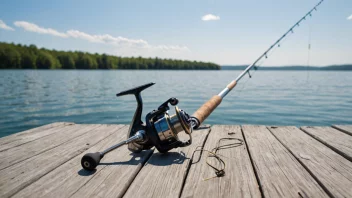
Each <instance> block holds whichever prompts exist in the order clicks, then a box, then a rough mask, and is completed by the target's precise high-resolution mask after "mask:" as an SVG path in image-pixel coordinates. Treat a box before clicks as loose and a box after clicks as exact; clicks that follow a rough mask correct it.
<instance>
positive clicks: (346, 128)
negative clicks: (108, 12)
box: [332, 125, 352, 135]
mask: <svg viewBox="0 0 352 198" xmlns="http://www.w3.org/2000/svg"><path fill="white" fill-rule="evenodd" d="M332 127H333V128H335V129H338V130H340V131H342V132H344V133H346V134H348V135H352V125H332Z"/></svg>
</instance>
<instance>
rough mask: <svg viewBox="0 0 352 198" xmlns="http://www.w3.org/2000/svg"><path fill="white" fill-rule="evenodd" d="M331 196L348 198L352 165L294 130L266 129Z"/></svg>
mask: <svg viewBox="0 0 352 198" xmlns="http://www.w3.org/2000/svg"><path fill="white" fill-rule="evenodd" d="M269 129H270V131H271V132H272V133H273V134H274V135H275V136H276V137H277V138H278V139H279V140H280V141H281V142H282V143H283V144H284V145H285V147H286V148H287V149H289V151H290V152H291V153H292V154H293V155H294V156H295V158H296V159H297V160H299V161H300V163H301V164H303V165H304V166H305V168H306V169H307V170H309V172H310V173H311V175H313V176H314V177H315V178H316V180H317V181H319V183H320V184H321V185H322V186H323V187H324V188H325V189H326V192H328V193H329V194H330V195H331V196H333V197H352V163H351V162H350V161H348V160H347V159H345V158H344V157H342V156H341V155H339V154H337V153H336V152H334V151H333V150H331V149H330V148H328V147H327V146H325V145H324V144H322V143H320V142H318V141H317V140H316V139H314V138H312V137H311V136H309V135H308V134H306V133H305V132H303V131H301V130H300V129H298V128H297V127H277V128H269Z"/></svg>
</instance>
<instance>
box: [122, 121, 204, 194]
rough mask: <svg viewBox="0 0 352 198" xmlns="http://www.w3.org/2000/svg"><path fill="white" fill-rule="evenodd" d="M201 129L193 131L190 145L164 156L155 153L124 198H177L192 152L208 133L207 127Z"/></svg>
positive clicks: (202, 142)
mask: <svg viewBox="0 0 352 198" xmlns="http://www.w3.org/2000/svg"><path fill="white" fill-rule="evenodd" d="M202 128H203V129H200V130H195V131H193V134H192V135H193V143H192V145H190V146H188V147H183V148H177V149H173V150H171V151H169V152H168V153H165V154H161V153H159V152H155V153H154V154H153V155H152V157H151V158H150V159H149V160H148V162H147V163H146V164H145V166H144V167H143V168H142V170H141V171H140V172H139V174H138V175H137V177H136V179H135V180H134V181H133V183H132V184H131V186H130V187H129V188H128V190H127V192H126V194H125V196H124V197H144V198H147V197H179V195H180V193H181V189H182V186H183V181H184V179H185V177H186V176H187V175H186V174H187V171H188V168H189V166H190V159H191V157H192V154H193V151H194V150H195V149H196V148H197V147H202V146H203V145H204V142H205V140H206V137H207V135H208V133H209V129H210V128H209V127H202ZM195 157H196V158H197V157H199V155H198V156H197V155H195Z"/></svg>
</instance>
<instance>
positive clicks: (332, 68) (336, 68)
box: [221, 64, 352, 71]
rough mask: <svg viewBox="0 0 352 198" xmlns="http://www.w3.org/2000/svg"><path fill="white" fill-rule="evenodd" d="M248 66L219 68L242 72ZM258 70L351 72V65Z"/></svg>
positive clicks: (280, 67) (283, 67) (264, 67)
mask: <svg viewBox="0 0 352 198" xmlns="http://www.w3.org/2000/svg"><path fill="white" fill-rule="evenodd" d="M247 66H248V65H246V66H245V65H236V66H229V65H224V66H221V70H244V69H245V68H246V67H247ZM258 70H277V71H352V64H345V65H330V66H324V67H314V66H279V67H272V66H271V67H267V66H261V67H258Z"/></svg>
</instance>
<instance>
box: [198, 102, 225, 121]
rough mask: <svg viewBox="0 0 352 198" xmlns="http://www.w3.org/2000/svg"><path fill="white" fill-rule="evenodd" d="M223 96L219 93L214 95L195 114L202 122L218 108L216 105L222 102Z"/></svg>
mask: <svg viewBox="0 0 352 198" xmlns="http://www.w3.org/2000/svg"><path fill="white" fill-rule="evenodd" d="M221 100H222V99H221V97H220V96H218V95H215V96H213V97H212V98H210V100H208V101H207V102H206V103H204V104H203V105H202V106H201V107H200V108H199V109H198V110H197V111H196V112H195V113H194V114H193V116H194V117H196V118H197V119H198V121H199V122H200V123H203V121H204V120H205V119H207V117H208V116H209V115H210V114H211V113H212V112H213V111H214V110H215V109H216V107H217V106H218V105H219V104H220V103H221Z"/></svg>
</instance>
